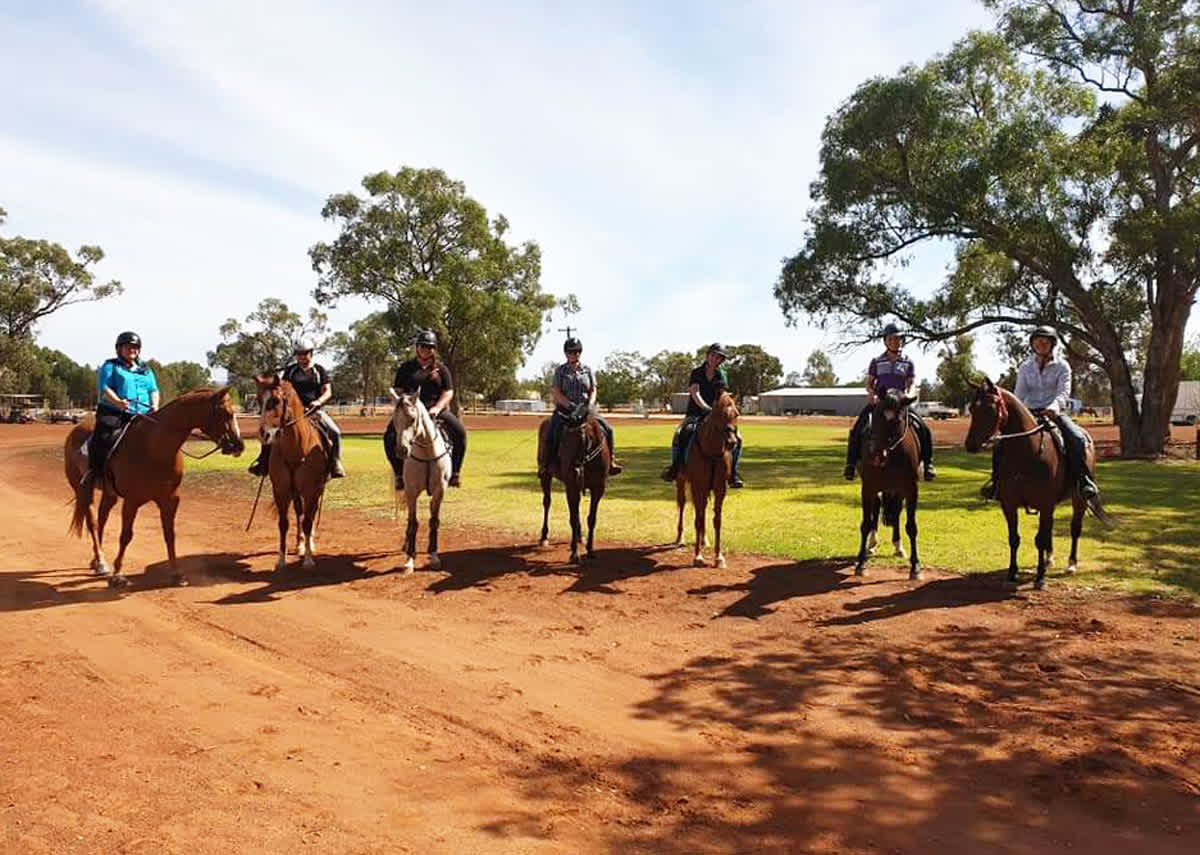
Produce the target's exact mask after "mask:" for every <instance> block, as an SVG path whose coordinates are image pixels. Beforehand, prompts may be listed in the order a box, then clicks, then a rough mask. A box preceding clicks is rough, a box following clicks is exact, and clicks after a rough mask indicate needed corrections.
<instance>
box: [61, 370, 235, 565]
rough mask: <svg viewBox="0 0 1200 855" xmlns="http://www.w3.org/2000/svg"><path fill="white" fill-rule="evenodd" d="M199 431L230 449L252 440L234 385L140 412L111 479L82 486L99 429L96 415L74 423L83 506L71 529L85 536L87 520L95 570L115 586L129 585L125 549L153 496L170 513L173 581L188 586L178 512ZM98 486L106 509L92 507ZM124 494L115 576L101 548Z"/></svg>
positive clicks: (73, 451) (71, 473)
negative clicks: (232, 393) (192, 440)
mask: <svg viewBox="0 0 1200 855" xmlns="http://www.w3.org/2000/svg"><path fill="white" fill-rule="evenodd" d="M193 430H199V431H201V432H202V433H203V434H204V435H205V436H206V437H208V438H209V439H211V440H212V441H213V442H215V443H217V445H218V446H219V447H220V449H221V452H222V453H223V454H232V455H234V456H237V455H239V454H241V453H242V451H243V449H244V448H245V445H244V444H243V443H242V435H241V432H240V431H239V429H238V424H237V419H236V418H235V416H234V411H233V402H232V401H231V400H230V398H229V389H227V388H225V389H215V390H214V389H197V390H196V391H194V392H188V393H186V394H184V395H180V396H179V397H178V398H176V399H175V400H173V401H171V402H170V403H169V404H167V405H166V406H164V407H163V408H162V409H161V410H159V411H158V412H156V413H152V414H149V415H143V416H138V417H136V418H135V419H134V420H133V421H131V422H130V423H129V425H128V427H127V428H126V430H125V433H124V435H123V436H122V437H121V440H120V442H119V443H118V444H117V446H116V448H114V449H113V451H112V454H111V455H109V458H108V461H107V462H106V464H105V466H104V474H103V477H101V478H97V479H96V480H95V481H94V482H89V483H88V484H87V485H86V486H81V485H80V482H81V481H82V480H83V476H84V473H85V472H87V465H88V462H87V455H86V454H84V453H81V449H82V448H83V444H84V442H86V441H87V439H88V437H90V436H91V435H92V421H91V420H90V419H89V420H87V421H85V422H82V423H80V424H78V425H76V426H75V427H74V428H72V430H71V432H70V433H69V434H67V440H66V443H65V445H64V448H63V454H64V469H65V471H66V475H67V483H68V484H70V486H71V489H72V490H73V491H74V493H75V511H74V514H73V515H72V518H71V532H72V533H73V534H75V535H76V536H78V537H82V536H83V528H84V526H85V525H86V526H87V530H88V534H89V535H90V536H91V540H92V571H93V572H94V573H96V575H98V576H108V577H109V579H108V584H109V587H113V588H118V587H124V586H125V585H126V584H128V580H126V578H125V577H124V576H122V575H121V566H122V564H123V562H124V560H125V549H126V548H127V547H128V546H129V542H130V541H131V540H133V521H134V520H135V519H136V518H137V513H138V509H139V508H141V506H142V505H144V504H146V503H147V502H154V503H155V504H156V505H158V513H159V517H160V518H161V519H162V530H163V540H164V541H166V544H167V561H168V563H169V565H170V568H171V581H172V583H174V584H176V585H186V584H187V578H186V577H185V576H184V575H183V573H181V572H180V571H179V567H178V564H177V563H176V561H175V513H176V511H178V509H179V485H180V483H181V482H182V481H183V452H182V448H183V443H184V442H185V441H186V440H187V438H188V436H189V435H191V433H192V431H193ZM96 488H99V489H100V490H101V495H100V507H99V510H98V512H97V513H96V514H93V513H92V499H93V493H94V490H95V489H96ZM118 499H123V500H124V503H123V504H122V505H121V546H120V549H118V550H117V558H116V561H114V562H113V568H112V572H111V575H110V571H109V567H108V563H107V562H106V561H105V560H104V553H103V552H102V550H101V546H102V544H103V542H104V526H105V524H106V523H107V522H108V514H109V512H110V511H112V509H113V506H114V505H116V503H117V500H118Z"/></svg>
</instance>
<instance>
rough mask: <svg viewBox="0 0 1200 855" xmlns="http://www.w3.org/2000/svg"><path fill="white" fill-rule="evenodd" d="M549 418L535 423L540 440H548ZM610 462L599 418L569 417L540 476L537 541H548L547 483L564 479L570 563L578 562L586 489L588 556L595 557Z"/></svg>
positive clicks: (589, 416)
mask: <svg viewBox="0 0 1200 855" xmlns="http://www.w3.org/2000/svg"><path fill="white" fill-rule="evenodd" d="M551 424H552V420H551V419H549V418H545V419H542V422H541V424H540V425H538V442H539V444H542V443H545V442H547V441H549V439H550V437H549V435H548V433H549V431H550V430H551ZM610 466H612V449H610V448H609V447H608V437H607V436H606V435H605V433H604V428H602V427H601V426H600V422H598V421H596V419H595V417H593V416H592V415H591V414H590V413H589V414H588V415H587V416H586V417H585V418H583V419H582V420H570V421H568V422H567V424H566V426H565V427H564V428H563V432H562V437H561V438H560V439H559V442H558V456H557V457H556V458H555V459H554V460H552V461H551V465H550V466H549V467H547V471H546V473H545V475H543V476H542V479H541V481H542V536H541V538H539V545H541V546H542V547H546V546H549V545H550V486H551V484H552V482H553V480H554V479H555V478H558V480H560V481H562V482H563V486H564V487H565V488H566V492H567V510H568V511H569V513H570V517H571V556H570V561H571V563H572V564H578V563H579V560H580V559H579V544H580V543H581V542H582V541H583V526H582V524H581V522H580V519H579V503H580V499H581V498H582V496H583V493H584V491H585V490H586V491H587V492H588V493H589V494H591V498H590V499H589V500H588V533H587V557H588V558H595V557H596V547H595V538H596V513H597V511H598V510H599V507H600V500H601V499H603V498H604V491H605V490H606V489H607V488H608V471H609V467H610Z"/></svg>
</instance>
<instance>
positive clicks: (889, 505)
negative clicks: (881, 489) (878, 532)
mask: <svg viewBox="0 0 1200 855" xmlns="http://www.w3.org/2000/svg"><path fill="white" fill-rule="evenodd" d="M900 503H901V500H900V497H899V496H889V495H887V494H885V495H884V497H883V524H884V525H900Z"/></svg>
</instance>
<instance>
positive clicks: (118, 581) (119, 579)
mask: <svg viewBox="0 0 1200 855" xmlns="http://www.w3.org/2000/svg"><path fill="white" fill-rule="evenodd" d="M108 587H110V588H127V587H129V580H128V579H126V578H125V577H124V576H122V575H121V574H120V573H117V574H116V575H114V576H109V577H108Z"/></svg>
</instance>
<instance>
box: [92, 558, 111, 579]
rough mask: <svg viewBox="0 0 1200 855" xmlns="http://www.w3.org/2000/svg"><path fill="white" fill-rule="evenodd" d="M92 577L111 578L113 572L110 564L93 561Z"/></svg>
mask: <svg viewBox="0 0 1200 855" xmlns="http://www.w3.org/2000/svg"><path fill="white" fill-rule="evenodd" d="M92 575H93V576H111V575H112V570H111V569H109V566H108V564H106V563H105V562H104V561H95V560H93V561H92Z"/></svg>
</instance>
